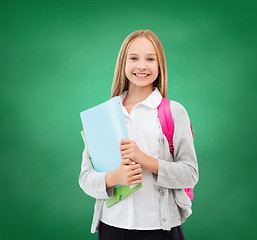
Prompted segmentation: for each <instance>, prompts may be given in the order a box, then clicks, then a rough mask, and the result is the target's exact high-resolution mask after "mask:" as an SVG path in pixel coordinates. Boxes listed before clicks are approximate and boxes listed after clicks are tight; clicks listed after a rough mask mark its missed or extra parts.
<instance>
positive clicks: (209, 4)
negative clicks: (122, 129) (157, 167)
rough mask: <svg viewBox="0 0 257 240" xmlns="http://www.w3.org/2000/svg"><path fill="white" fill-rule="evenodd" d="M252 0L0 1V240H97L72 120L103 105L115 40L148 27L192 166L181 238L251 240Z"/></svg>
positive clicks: (256, 130)
mask: <svg viewBox="0 0 257 240" xmlns="http://www.w3.org/2000/svg"><path fill="white" fill-rule="evenodd" d="M256 10H257V4H256V1H243V0H242V1H237V0H234V1H232V0H231V1H228V0H222V1H220V0H218V1H164V0H158V1H149V0H148V1H145V0H142V1H138V0H136V1H135V0H131V1H125V2H123V1H102V0H100V1H86V0H83V1H76V0H74V1H64V0H63V1H56V0H51V1H49V0H37V1H35V0H34V1H27V0H24V1H17V0H15V1H1V3H0V23H1V32H0V43H1V45H0V79H1V88H0V89H1V90H0V91H1V92H0V99H1V103H0V106H1V156H0V157H1V165H0V169H1V177H0V180H1V181H0V187H1V188H0V189H1V193H0V239H3V240H6V239H7V240H12V239H20V240H23V239H24V240H25V239H26V240H30V239H33V240H34V239H37V240H45V239H47V240H69V239H97V233H95V234H91V233H90V228H91V221H92V216H93V215H92V214H93V206H94V202H95V200H94V199H93V198H91V197H89V196H87V195H86V194H85V193H84V192H83V191H82V189H80V187H79V184H78V177H79V173H80V164H81V157H82V151H83V148H84V144H83V140H82V138H81V135H80V131H81V129H82V124H81V121H80V116H79V113H80V112H81V111H83V110H85V109H87V108H89V107H93V106H94V105H96V104H99V103H101V102H103V101H106V100H108V99H109V98H110V88H111V84H112V79H113V74H114V68H115V64H116V58H117V55H118V52H119V49H120V46H121V44H122V42H123V40H124V39H125V38H126V36H127V35H129V34H130V33H131V32H133V31H136V30H138V29H150V30H152V31H154V32H155V33H156V34H157V36H158V37H159V38H160V39H161V41H162V43H163V46H164V50H165V53H166V59H167V67H168V80H169V83H168V85H169V89H168V97H169V98H170V99H173V100H176V101H178V102H180V103H181V104H183V105H184V107H185V108H186V109H187V111H188V114H189V116H190V119H191V122H192V125H193V129H194V135H195V148H196V151H197V156H198V163H199V174H200V178H199V182H198V184H197V185H196V187H195V198H194V200H193V214H192V215H191V216H190V217H189V218H188V219H187V221H186V222H185V223H184V224H182V227H183V230H184V233H185V237H186V239H190V240H194V239H195V240H196V239H197V240H200V239H203V240H206V239H208V240H216V239H256V237H257V231H256V227H255V224H256V215H257V210H256V209H257V208H256V205H255V204H256V199H257V194H256V182H257V181H256V170H257V161H256V160H257V159H256V155H257V147H256V143H257V141H256V134H257V127H256V122H257V114H256V104H257V94H256V90H257V89H256V87H257V84H256V77H257V71H256V61H257V57H256V56H257V54H256V52H257V51H256V50H257V47H256V41H257V31H256V29H257V27H256V23H257V20H256Z"/></svg>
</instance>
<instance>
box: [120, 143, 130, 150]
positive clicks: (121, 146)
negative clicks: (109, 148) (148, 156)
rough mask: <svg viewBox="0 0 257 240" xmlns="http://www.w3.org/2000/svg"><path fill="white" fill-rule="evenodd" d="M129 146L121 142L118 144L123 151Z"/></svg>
mask: <svg viewBox="0 0 257 240" xmlns="http://www.w3.org/2000/svg"><path fill="white" fill-rule="evenodd" d="M129 148H130V144H123V145H120V151H124V150H127V149H129Z"/></svg>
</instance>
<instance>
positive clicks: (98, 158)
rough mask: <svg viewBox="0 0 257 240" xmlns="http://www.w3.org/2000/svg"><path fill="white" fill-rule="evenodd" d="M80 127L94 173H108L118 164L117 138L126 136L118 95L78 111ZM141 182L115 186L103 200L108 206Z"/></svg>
mask: <svg viewBox="0 0 257 240" xmlns="http://www.w3.org/2000/svg"><path fill="white" fill-rule="evenodd" d="M80 117H81V120H82V125H83V130H82V131H81V135H82V137H83V140H84V142H85V146H86V150H87V152H88V155H89V158H90V160H91V163H92V165H93V167H94V169H95V170H96V171H98V172H110V171H113V170H115V169H117V168H118V167H119V165H120V161H121V155H120V149H119V146H120V139H121V138H128V133H127V129H126V125H125V119H124V116H123V110H122V102H121V99H120V97H119V96H117V97H113V98H111V99H110V100H108V101H106V102H104V103H102V104H99V105H97V106H95V107H92V108H90V109H87V110H85V111H83V112H81V113H80ZM141 187H142V184H141V183H140V184H138V185H134V186H125V185H116V186H114V194H113V197H112V198H110V199H105V203H106V207H110V206H112V205H113V204H115V203H117V202H118V201H120V200H122V199H123V198H125V197H127V196H128V195H130V194H132V193H133V192H135V191H136V190H138V189H139V188H141Z"/></svg>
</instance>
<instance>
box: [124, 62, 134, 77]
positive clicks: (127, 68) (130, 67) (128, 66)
mask: <svg viewBox="0 0 257 240" xmlns="http://www.w3.org/2000/svg"><path fill="white" fill-rule="evenodd" d="M132 72H133V65H132V64H126V66H125V73H126V75H128V74H131V73H132Z"/></svg>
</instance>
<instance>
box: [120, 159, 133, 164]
mask: <svg viewBox="0 0 257 240" xmlns="http://www.w3.org/2000/svg"><path fill="white" fill-rule="evenodd" d="M133 162H134V161H132V160H131V159H130V158H126V159H122V160H121V164H123V165H126V164H133ZM133 165H134V164H133Z"/></svg>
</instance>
